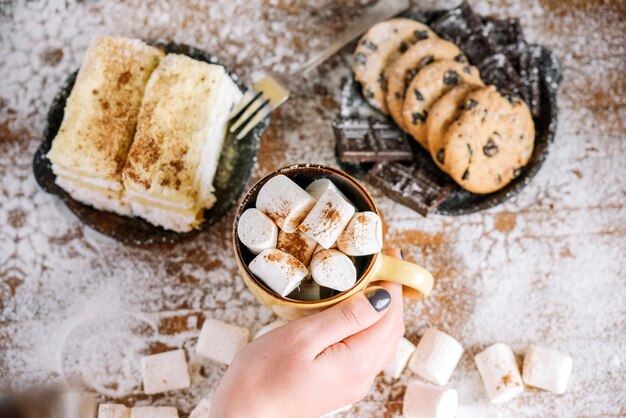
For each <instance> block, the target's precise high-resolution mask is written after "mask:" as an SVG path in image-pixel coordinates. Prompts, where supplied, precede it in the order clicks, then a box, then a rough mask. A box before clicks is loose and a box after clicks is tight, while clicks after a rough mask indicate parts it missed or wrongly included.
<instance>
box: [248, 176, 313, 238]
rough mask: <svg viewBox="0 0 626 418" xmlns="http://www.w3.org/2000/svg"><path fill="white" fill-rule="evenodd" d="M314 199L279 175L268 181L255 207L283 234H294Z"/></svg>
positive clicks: (260, 191) (291, 181)
mask: <svg viewBox="0 0 626 418" xmlns="http://www.w3.org/2000/svg"><path fill="white" fill-rule="evenodd" d="M313 205H315V199H314V198H313V197H312V196H311V195H310V194H308V193H307V192H305V191H304V190H303V189H302V188H301V187H300V186H298V185H297V184H296V183H295V182H294V181H293V180H291V179H290V178H289V177H287V176H285V175H282V174H279V175H277V176H274V177H272V178H271V179H269V180H268V181H267V182H266V183H265V184H264V185H263V187H261V190H259V194H258V196H257V199H256V207H257V209H259V210H260V211H261V212H263V213H265V214H266V215H267V216H269V217H270V218H271V219H272V220H274V222H276V224H277V225H278V226H279V227H280V229H282V230H283V231H285V232H294V231H295V230H296V229H297V228H298V225H300V223H301V222H302V220H303V219H304V218H305V217H306V216H307V213H308V212H309V211H310V210H311V208H312V207H313Z"/></svg>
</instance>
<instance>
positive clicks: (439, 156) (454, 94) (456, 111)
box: [426, 83, 480, 170]
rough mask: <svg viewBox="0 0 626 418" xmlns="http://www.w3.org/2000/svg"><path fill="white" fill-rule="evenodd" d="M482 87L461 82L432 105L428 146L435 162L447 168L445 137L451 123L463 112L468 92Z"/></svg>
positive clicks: (428, 123)
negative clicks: (462, 106)
mask: <svg viewBox="0 0 626 418" xmlns="http://www.w3.org/2000/svg"><path fill="white" fill-rule="evenodd" d="M477 88H480V86H477V85H476V84H467V83H463V84H459V85H458V86H456V87H454V88H453V89H452V90H450V91H449V92H447V93H446V94H444V95H443V96H441V98H439V100H437V101H436V102H435V103H434V104H433V105H432V107H431V110H430V114H429V115H428V120H427V122H426V130H427V132H428V148H429V150H430V154H431V155H432V157H433V160H434V161H435V164H437V165H438V166H439V168H441V169H442V170H445V166H444V162H445V150H444V145H445V143H444V138H445V134H446V131H447V130H448V128H449V127H450V124H451V123H452V122H454V121H455V120H456V119H457V118H458V117H459V115H460V114H461V109H462V108H461V105H462V104H463V102H464V101H465V97H466V96H467V94H468V93H469V92H471V91H473V90H476V89H477Z"/></svg>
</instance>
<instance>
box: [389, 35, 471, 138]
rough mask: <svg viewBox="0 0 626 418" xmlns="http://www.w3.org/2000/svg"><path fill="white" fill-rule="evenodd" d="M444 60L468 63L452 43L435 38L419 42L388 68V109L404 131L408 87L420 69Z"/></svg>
mask: <svg viewBox="0 0 626 418" xmlns="http://www.w3.org/2000/svg"><path fill="white" fill-rule="evenodd" d="M443 60H453V61H457V62H462V63H464V62H467V58H466V57H465V55H463V53H462V52H461V50H460V49H459V48H458V47H457V46H456V45H454V44H453V43H452V42H448V41H444V40H443V39H438V38H433V39H426V40H423V41H420V42H417V43H416V44H414V45H413V46H412V47H410V48H409V49H408V50H407V51H406V52H405V53H404V54H402V55H401V56H400V57H399V58H398V59H396V60H395V61H394V62H393V63H391V64H390V65H389V66H388V67H387V78H388V81H387V96H386V99H387V108H388V109H389V113H390V114H391V117H392V118H393V120H394V121H396V124H398V126H399V127H401V128H402V129H404V130H406V128H405V125H404V118H403V117H402V106H403V105H404V94H405V92H406V88H407V86H408V85H409V84H410V83H411V81H412V80H413V77H415V75H416V74H417V73H418V71H419V70H420V69H422V68H423V67H425V66H426V65H428V64H430V63H432V62H435V61H443Z"/></svg>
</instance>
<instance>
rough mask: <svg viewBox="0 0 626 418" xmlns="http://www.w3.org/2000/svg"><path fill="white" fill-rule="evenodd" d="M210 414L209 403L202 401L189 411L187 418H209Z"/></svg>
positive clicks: (205, 400) (208, 401) (206, 400)
mask: <svg viewBox="0 0 626 418" xmlns="http://www.w3.org/2000/svg"><path fill="white" fill-rule="evenodd" d="M210 413H211V401H210V400H208V399H206V398H205V399H202V400H201V401H200V403H199V404H198V405H196V407H195V408H194V409H193V411H191V414H189V418H209V414H210Z"/></svg>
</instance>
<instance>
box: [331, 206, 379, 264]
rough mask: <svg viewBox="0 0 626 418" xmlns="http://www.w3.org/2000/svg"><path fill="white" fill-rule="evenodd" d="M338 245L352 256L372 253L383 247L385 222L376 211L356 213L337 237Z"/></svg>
mask: <svg viewBox="0 0 626 418" xmlns="http://www.w3.org/2000/svg"><path fill="white" fill-rule="evenodd" d="M337 247H338V248H339V249H340V250H341V251H342V252H343V253H345V254H347V255H352V256H360V255H370V254H375V253H377V252H379V251H380V250H381V249H382V248H383V222H382V221H381V219H380V216H378V215H377V214H376V213H374V212H360V213H355V214H354V216H353V217H352V219H351V220H350V222H349V223H348V226H347V227H346V229H345V230H344V231H343V232H342V233H341V235H340V236H339V239H337Z"/></svg>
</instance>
